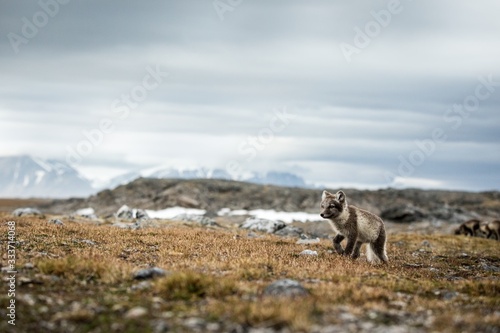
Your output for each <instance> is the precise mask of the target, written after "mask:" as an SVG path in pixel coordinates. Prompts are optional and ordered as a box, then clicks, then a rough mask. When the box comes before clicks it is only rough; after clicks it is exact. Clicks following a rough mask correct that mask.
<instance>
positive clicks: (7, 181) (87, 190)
mask: <svg viewBox="0 0 500 333" xmlns="http://www.w3.org/2000/svg"><path fill="white" fill-rule="evenodd" d="M141 177H144V178H158V179H165V178H173V179H224V180H239V181H245V182H250V183H256V184H270V185H279V186H286V187H309V186H308V184H306V182H305V181H304V179H303V178H301V177H300V176H297V175H295V174H293V173H289V172H278V171H269V172H267V173H257V172H251V173H247V174H245V175H231V174H229V173H228V172H226V170H224V169H209V168H204V167H197V168H174V167H155V168H148V169H144V170H138V171H132V172H128V173H125V174H123V175H120V176H118V177H115V178H112V179H111V180H109V182H107V183H106V184H101V185H100V186H99V187H95V186H93V185H92V184H93V182H92V180H91V179H88V178H86V177H84V176H83V175H82V174H80V173H79V172H78V170H76V169H75V168H73V167H72V166H70V165H69V164H68V163H66V162H65V161H59V160H53V159H41V158H37V157H33V156H29V155H20V156H7V157H0V197H4V198H7V197H9V198H14V197H17V198H28V197H41V198H68V197H86V196H89V195H91V194H94V193H96V192H98V191H100V190H104V189H113V188H115V187H117V186H119V185H123V184H127V183H129V182H131V181H133V180H135V179H138V178H141Z"/></svg>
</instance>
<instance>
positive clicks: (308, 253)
mask: <svg viewBox="0 0 500 333" xmlns="http://www.w3.org/2000/svg"><path fill="white" fill-rule="evenodd" d="M300 255H301V256H315V257H317V256H318V252H317V251H313V250H304V251H302V252H300Z"/></svg>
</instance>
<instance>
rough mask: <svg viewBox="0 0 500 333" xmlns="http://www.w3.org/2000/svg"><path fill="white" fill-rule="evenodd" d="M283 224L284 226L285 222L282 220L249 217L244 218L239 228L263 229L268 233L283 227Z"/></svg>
mask: <svg viewBox="0 0 500 333" xmlns="http://www.w3.org/2000/svg"><path fill="white" fill-rule="evenodd" d="M285 226H286V224H285V222H282V221H272V220H266V219H259V218H255V217H250V218H248V219H246V220H245V222H243V224H242V225H240V228H242V229H249V230H257V231H263V232H267V233H268V234H272V233H275V232H276V231H278V230H280V229H283V228H284V227H285Z"/></svg>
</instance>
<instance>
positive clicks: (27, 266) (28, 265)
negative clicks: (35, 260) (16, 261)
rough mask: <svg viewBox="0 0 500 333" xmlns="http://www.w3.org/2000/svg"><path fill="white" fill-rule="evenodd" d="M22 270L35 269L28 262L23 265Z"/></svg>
mask: <svg viewBox="0 0 500 333" xmlns="http://www.w3.org/2000/svg"><path fill="white" fill-rule="evenodd" d="M24 268H26V269H33V268H35V265H33V264H32V263H30V262H28V263H26V264H24Z"/></svg>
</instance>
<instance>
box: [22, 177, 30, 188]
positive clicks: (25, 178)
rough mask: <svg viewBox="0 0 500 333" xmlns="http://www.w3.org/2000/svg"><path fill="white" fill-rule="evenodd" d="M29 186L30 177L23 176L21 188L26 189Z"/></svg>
mask: <svg viewBox="0 0 500 333" xmlns="http://www.w3.org/2000/svg"><path fill="white" fill-rule="evenodd" d="M29 184H30V176H28V175H25V176H24V181H23V186H24V187H26V186H28V185H29Z"/></svg>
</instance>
